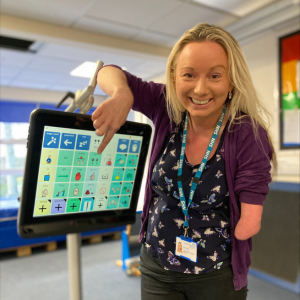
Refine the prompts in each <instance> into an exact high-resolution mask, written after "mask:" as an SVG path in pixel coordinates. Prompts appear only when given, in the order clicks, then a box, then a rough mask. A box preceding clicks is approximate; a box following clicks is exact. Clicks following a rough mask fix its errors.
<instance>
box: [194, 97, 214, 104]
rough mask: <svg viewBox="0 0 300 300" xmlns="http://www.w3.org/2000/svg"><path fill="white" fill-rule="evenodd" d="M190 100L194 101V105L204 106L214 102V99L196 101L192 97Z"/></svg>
mask: <svg viewBox="0 0 300 300" xmlns="http://www.w3.org/2000/svg"><path fill="white" fill-rule="evenodd" d="M190 99H191V100H192V102H193V103H194V104H198V105H204V104H207V103H208V102H209V101H211V100H213V98H210V99H206V100H202V101H200V100H196V99H194V98H192V97H190Z"/></svg>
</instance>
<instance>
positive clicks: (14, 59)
mask: <svg viewBox="0 0 300 300" xmlns="http://www.w3.org/2000/svg"><path fill="white" fill-rule="evenodd" d="M34 58H35V54H34V53H29V52H27V53H26V52H21V51H15V50H7V49H3V48H1V49H0V64H1V66H8V67H18V68H23V67H25V66H27V65H28V64H29V63H30V62H31V61H32V60H33V59H34Z"/></svg>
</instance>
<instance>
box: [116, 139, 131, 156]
mask: <svg viewBox="0 0 300 300" xmlns="http://www.w3.org/2000/svg"><path fill="white" fill-rule="evenodd" d="M128 146H129V140H124V139H120V140H119V143H118V148H117V152H122V153H127V152H128Z"/></svg>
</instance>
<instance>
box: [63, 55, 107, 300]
mask: <svg viewBox="0 0 300 300" xmlns="http://www.w3.org/2000/svg"><path fill="white" fill-rule="evenodd" d="M102 66H103V62H102V61H100V60H98V61H97V66H96V69H95V72H94V75H93V77H92V78H91V80H90V83H89V85H88V86H87V87H86V88H85V89H84V90H83V91H80V90H79V91H77V92H76V94H75V98H74V101H73V102H72V104H70V105H69V107H68V108H67V109H66V110H65V111H67V112H74V111H75V110H76V109H77V108H79V109H80V111H81V112H82V113H86V112H88V111H89V110H90V109H91V107H92V105H93V103H94V97H93V96H92V94H93V93H94V91H95V88H96V84H97V74H98V70H99V69H100V68H101V67H102ZM80 246H81V235H80V233H69V234H67V248H68V264H69V278H70V279H69V281H70V285H69V289H70V300H81V299H82V289H81V262H80Z"/></svg>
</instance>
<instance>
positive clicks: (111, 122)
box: [92, 66, 133, 154]
mask: <svg viewBox="0 0 300 300" xmlns="http://www.w3.org/2000/svg"><path fill="white" fill-rule="evenodd" d="M97 83H98V85H99V87H100V88H101V90H102V91H103V92H104V93H106V94H107V95H109V96H110V98H109V99H107V100H105V101H104V102H103V103H101V104H100V105H99V106H98V107H97V109H96V110H95V111H94V113H93V114H92V121H93V124H94V127H95V129H96V133H97V135H99V136H103V135H105V136H104V138H103V140H102V142H101V144H100V146H99V148H98V150H97V153H98V154H100V153H102V152H103V150H104V149H105V147H106V146H107V144H108V143H109V142H110V140H111V139H112V137H113V136H114V134H115V133H116V132H117V131H118V130H119V129H120V127H121V126H122V125H123V124H124V123H125V121H126V119H127V116H128V114H129V112H130V109H131V108H132V105H133V95H132V92H131V90H130V88H129V86H128V83H127V79H126V75H125V74H124V72H123V71H122V70H120V69H118V68H115V67H110V66H107V67H105V68H102V69H101V70H100V71H99V73H98V76H97Z"/></svg>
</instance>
